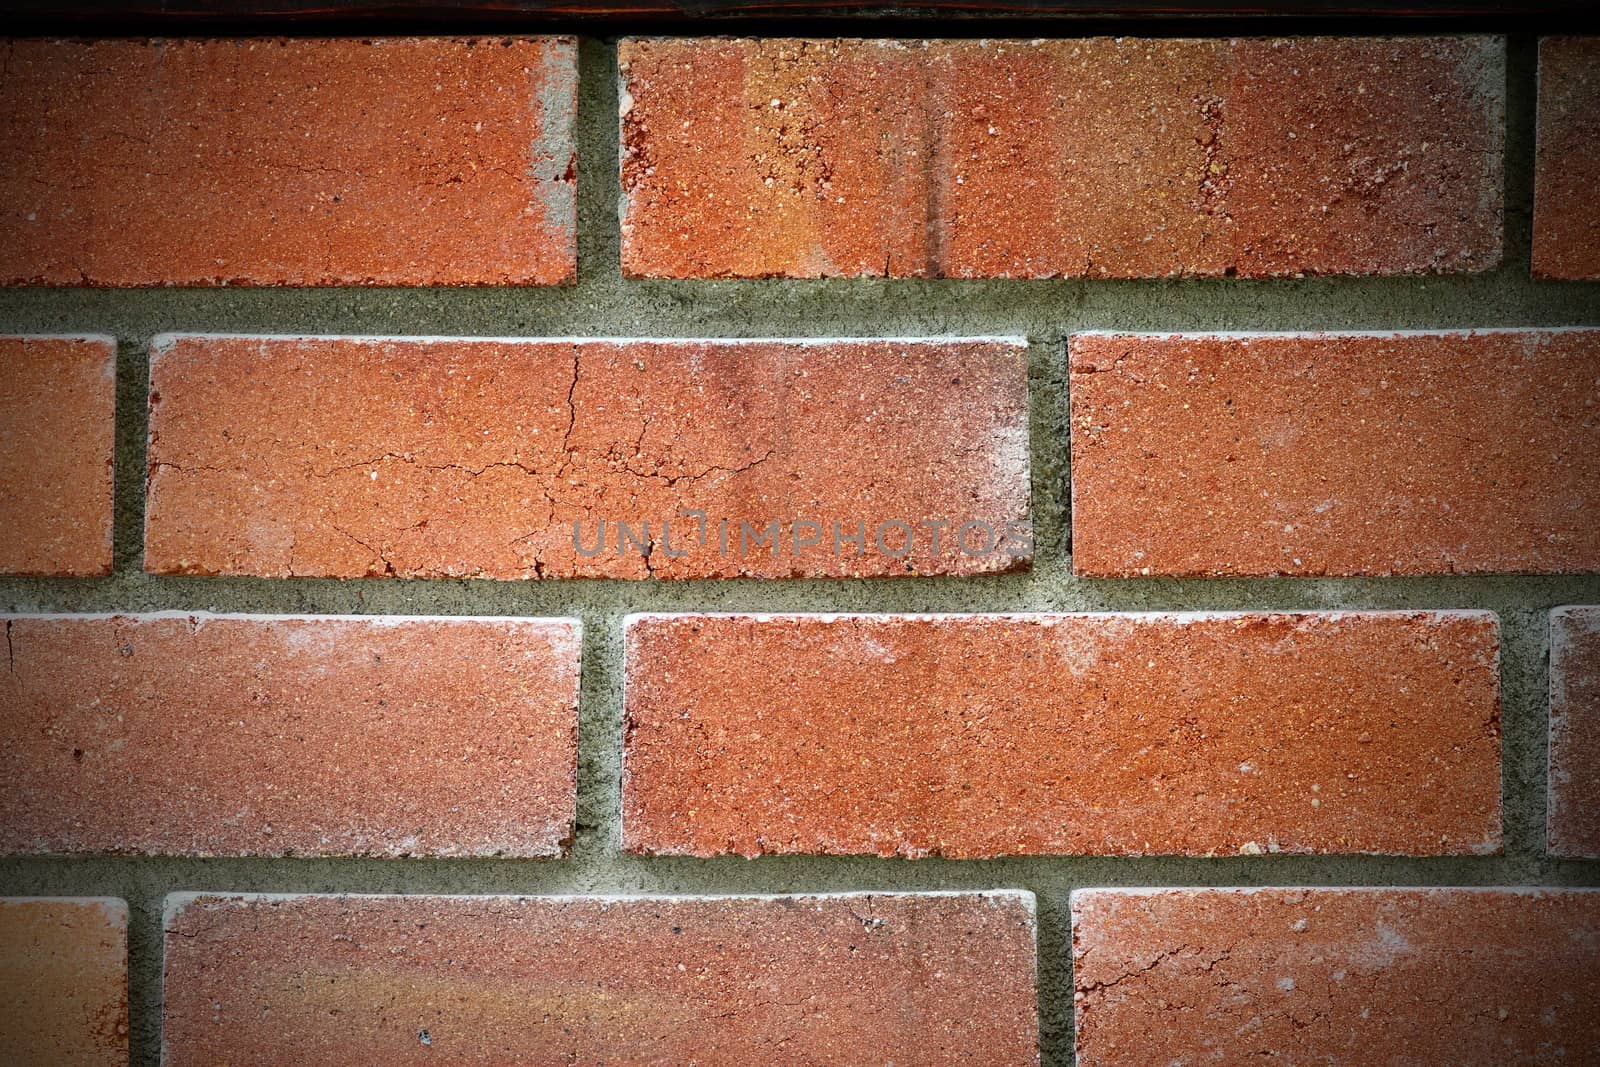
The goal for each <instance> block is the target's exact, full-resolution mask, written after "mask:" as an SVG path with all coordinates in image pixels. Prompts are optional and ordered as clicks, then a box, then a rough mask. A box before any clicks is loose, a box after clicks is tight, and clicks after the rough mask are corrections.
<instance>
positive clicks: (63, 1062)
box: [0, 897, 128, 1067]
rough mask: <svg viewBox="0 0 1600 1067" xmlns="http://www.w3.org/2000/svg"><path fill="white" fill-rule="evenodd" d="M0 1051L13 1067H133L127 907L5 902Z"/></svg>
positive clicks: (1, 910) (103, 902) (1, 913)
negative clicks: (130, 1039)
mask: <svg viewBox="0 0 1600 1067" xmlns="http://www.w3.org/2000/svg"><path fill="white" fill-rule="evenodd" d="M0 1047H3V1048H4V1049H5V1062H6V1063H7V1064H10V1065H11V1067H126V1065H127V1063H128V906H127V905H126V904H124V903H123V902H122V901H120V900H109V899H92V900H91V899H73V898H55V899H44V898H30V897H11V898H0Z"/></svg>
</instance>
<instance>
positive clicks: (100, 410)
mask: <svg viewBox="0 0 1600 1067" xmlns="http://www.w3.org/2000/svg"><path fill="white" fill-rule="evenodd" d="M0 210H3V208H0ZM116 366H117V345H116V341H115V340H113V339H112V338H110V337H0V528H3V529H4V530H5V534H4V536H3V537H0V574H12V575H47V576H76V577H82V576H94V575H103V574H109V573H110V572H111V522H112V510H111V509H112V502H111V478H112V447H113V442H114V439H115V424H116V415H115V407H116Z"/></svg>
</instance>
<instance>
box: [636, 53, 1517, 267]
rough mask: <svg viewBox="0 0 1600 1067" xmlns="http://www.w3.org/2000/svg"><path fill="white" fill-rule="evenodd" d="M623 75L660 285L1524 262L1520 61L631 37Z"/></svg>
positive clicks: (639, 196)
mask: <svg viewBox="0 0 1600 1067" xmlns="http://www.w3.org/2000/svg"><path fill="white" fill-rule="evenodd" d="M619 58H620V62H621V65H622V114H623V158H622V182H623V190H624V196H625V207H624V218H623V245H622V258H623V269H624V270H625V271H626V272H627V273H629V274H631V275H635V276H643V277H672V278H699V277H728V276H731V277H752V276H754V277H763V276H782V277H835V276H858V275H887V276H889V277H968V278H986V277H1026V278H1044V277H1056V276H1067V277H1163V276H1169V275H1225V274H1238V275H1241V276H1246V277H1252V276H1280V275H1298V274H1395V273H1410V272H1431V271H1471V270H1484V269H1487V268H1490V267H1493V266H1495V265H1496V264H1497V263H1498V262H1499V260H1500V252H1501V227H1502V191H1501V172H1502V164H1501V152H1502V144H1503V139H1504V110H1505V107H1504V93H1505V89H1504V78H1505V73H1504V66H1505V64H1504V45H1503V42H1502V41H1501V40H1499V39H1497V38H1486V37H1414V38H1332V37H1305V38H1296V39H1231V40H1230V39H1213V40H1177V39H1174V40H1157V39H1140V38H1114V39H1113V38H1090V39H1072V40H1055V41H980V40H968V41H896V40H872V41H862V40H782V39H766V40H755V39H727V38H707V39H632V40H625V41H623V42H622V44H621V46H620V55H619Z"/></svg>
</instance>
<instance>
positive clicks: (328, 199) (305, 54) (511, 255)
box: [0, 37, 577, 286]
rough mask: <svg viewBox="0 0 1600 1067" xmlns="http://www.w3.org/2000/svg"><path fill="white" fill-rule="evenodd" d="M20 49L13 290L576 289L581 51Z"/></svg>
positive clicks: (25, 45) (252, 45) (9, 127)
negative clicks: (575, 124)
mask: <svg viewBox="0 0 1600 1067" xmlns="http://www.w3.org/2000/svg"><path fill="white" fill-rule="evenodd" d="M4 48H5V63H4V72H3V74H0V144H4V145H5V146H6V150H5V152H4V153H3V154H0V282H3V283H5V284H13V285H15V284H25V285H109V286H142V285H551V284H560V283H564V282H571V281H573V280H574V278H575V277H576V271H577V267H576V252H575V248H576V245H575V234H576V213H575V206H574V205H575V200H574V196H573V168H574V162H573V160H574V156H573V138H572V120H573V114H574V112H575V110H576V106H577V104H576V84H577V56H576V46H575V44H574V42H573V41H572V40H570V39H567V38H538V37H535V38H516V39H507V40H464V39H450V38H442V37H439V38H411V39H390V40H332V39H320V40H312V39H299V40H288V39H280V40H267V39H259V40H218V39H209V40H157V41H130V40H121V41H116V40H102V41H93V42H83V41H43V40H18V41H9V42H7V43H6V44H5V46H4Z"/></svg>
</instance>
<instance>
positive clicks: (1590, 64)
mask: <svg viewBox="0 0 1600 1067" xmlns="http://www.w3.org/2000/svg"><path fill="white" fill-rule="evenodd" d="M1596 189H1600V37H1547V38H1545V39H1544V40H1542V41H1540V42H1539V143H1538V151H1537V157H1536V162H1535V166H1534V193H1533V274H1534V277H1536V278H1570V279H1578V280H1588V281H1596V280H1600V204H1597V203H1596V201H1595V190H1596Z"/></svg>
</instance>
